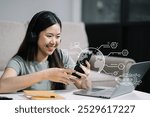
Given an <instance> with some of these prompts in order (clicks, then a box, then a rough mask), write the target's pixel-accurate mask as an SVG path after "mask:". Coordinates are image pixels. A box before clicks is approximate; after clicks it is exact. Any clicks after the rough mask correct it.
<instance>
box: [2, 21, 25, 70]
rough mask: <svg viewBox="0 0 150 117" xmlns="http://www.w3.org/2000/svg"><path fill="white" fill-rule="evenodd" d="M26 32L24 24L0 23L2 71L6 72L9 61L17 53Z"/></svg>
mask: <svg viewBox="0 0 150 117" xmlns="http://www.w3.org/2000/svg"><path fill="white" fill-rule="evenodd" d="M25 30H26V27H25V25H24V23H19V22H7V21H0V42H1V44H0V70H4V68H5V66H6V65H7V62H8V61H9V59H10V58H11V57H12V56H13V55H14V54H15V53H16V52H17V50H18V48H19V45H20V44H21V42H22V41H23V38H24V35H25Z"/></svg>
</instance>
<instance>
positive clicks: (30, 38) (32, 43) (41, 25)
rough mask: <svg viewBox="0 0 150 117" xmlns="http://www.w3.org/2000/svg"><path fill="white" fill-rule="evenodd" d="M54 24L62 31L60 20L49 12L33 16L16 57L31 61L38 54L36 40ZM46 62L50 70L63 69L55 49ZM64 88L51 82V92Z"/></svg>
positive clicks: (62, 85)
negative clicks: (54, 68) (52, 68)
mask: <svg viewBox="0 0 150 117" xmlns="http://www.w3.org/2000/svg"><path fill="white" fill-rule="evenodd" d="M56 23H58V24H59V26H60V28H61V29H62V24H61V21H60V19H59V18H58V17H57V16H56V15H55V14H54V13H52V12H50V11H41V12H38V13H37V14H35V15H34V16H33V17H32V19H31V21H30V22H29V25H28V28H27V31H26V35H25V38H24V40H23V42H22V44H21V46H20V48H19V50H18V52H17V53H16V55H19V56H21V57H22V58H23V59H24V60H26V61H33V60H34V58H35V57H36V56H37V52H38V51H37V50H38V39H39V34H40V32H41V31H43V30H45V29H46V28H48V27H49V26H52V25H54V24H56ZM48 62H49V67H50V68H51V67H58V68H63V67H64V65H63V62H62V59H60V56H59V53H58V50H57V49H56V50H55V51H54V52H53V54H52V55H49V57H48ZM65 88H66V86H65V85H64V84H62V83H56V82H51V89H53V90H57V89H58V90H60V89H65Z"/></svg>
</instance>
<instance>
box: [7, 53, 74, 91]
mask: <svg viewBox="0 0 150 117" xmlns="http://www.w3.org/2000/svg"><path fill="white" fill-rule="evenodd" d="M58 52H59V54H60V57H61V59H62V60H63V63H64V66H65V68H74V66H75V63H74V61H73V60H72V58H71V57H70V56H69V55H68V54H67V53H65V52H64V51H62V50H59V51H58ZM6 68H13V69H14V70H15V71H16V73H17V75H18V76H20V75H26V74H30V73H34V72H38V71H41V70H44V69H47V68H49V67H48V61H45V62H43V63H38V62H37V61H32V62H27V61H25V60H24V59H23V58H22V57H20V56H15V57H13V58H12V59H11V60H10V61H9V62H8V64H7V66H6ZM50 84H51V83H50V81H49V80H43V81H41V82H39V83H36V84H34V85H32V86H31V87H29V88H27V89H33V90H50V87H51V86H50Z"/></svg>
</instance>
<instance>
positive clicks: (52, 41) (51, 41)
mask: <svg viewBox="0 0 150 117" xmlns="http://www.w3.org/2000/svg"><path fill="white" fill-rule="evenodd" d="M50 44H53V45H54V44H56V38H55V37H53V38H52V39H51V40H50Z"/></svg>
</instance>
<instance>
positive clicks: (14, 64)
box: [6, 56, 23, 75]
mask: <svg viewBox="0 0 150 117" xmlns="http://www.w3.org/2000/svg"><path fill="white" fill-rule="evenodd" d="M22 60H23V59H22V58H21V57H19V56H15V57H13V58H12V59H11V60H10V61H9V62H8V64H7V66H6V68H13V69H14V70H15V71H16V73H17V75H19V74H20V72H21V62H22Z"/></svg>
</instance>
